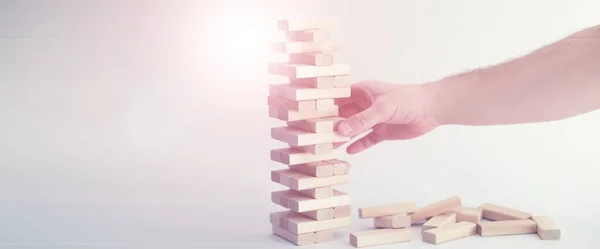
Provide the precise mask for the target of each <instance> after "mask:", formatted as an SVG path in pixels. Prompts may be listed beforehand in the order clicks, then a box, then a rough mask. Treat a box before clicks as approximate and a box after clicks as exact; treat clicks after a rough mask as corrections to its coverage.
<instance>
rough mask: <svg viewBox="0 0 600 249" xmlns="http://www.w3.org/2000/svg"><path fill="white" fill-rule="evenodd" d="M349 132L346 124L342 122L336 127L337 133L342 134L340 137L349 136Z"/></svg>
mask: <svg viewBox="0 0 600 249" xmlns="http://www.w3.org/2000/svg"><path fill="white" fill-rule="evenodd" d="M351 131H352V129H351V128H350V125H349V124H348V123H346V122H342V123H340V124H339V125H338V132H339V133H340V134H342V136H346V135H348V134H350V132H351Z"/></svg>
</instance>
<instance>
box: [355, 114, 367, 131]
mask: <svg viewBox="0 0 600 249" xmlns="http://www.w3.org/2000/svg"><path fill="white" fill-rule="evenodd" d="M354 122H355V123H356V125H357V126H358V127H360V128H362V129H364V128H366V127H367V126H368V123H369V120H367V117H366V116H365V115H364V114H362V113H358V114H356V115H355V116H354Z"/></svg>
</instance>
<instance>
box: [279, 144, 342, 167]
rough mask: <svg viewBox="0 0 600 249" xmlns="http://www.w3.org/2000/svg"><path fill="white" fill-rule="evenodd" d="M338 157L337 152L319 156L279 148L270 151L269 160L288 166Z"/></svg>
mask: <svg viewBox="0 0 600 249" xmlns="http://www.w3.org/2000/svg"><path fill="white" fill-rule="evenodd" d="M339 157H340V153H339V151H337V150H334V151H333V152H331V153H327V154H320V155H315V154H311V153H306V152H304V151H301V150H298V149H293V148H281V149H273V150H271V160H273V161H275V162H280V163H283V164H286V165H288V166H291V165H298V164H303V163H312V162H318V161H325V160H331V159H335V158H339Z"/></svg>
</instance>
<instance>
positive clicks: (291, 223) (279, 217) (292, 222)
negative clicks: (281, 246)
mask: <svg viewBox="0 0 600 249" xmlns="http://www.w3.org/2000/svg"><path fill="white" fill-rule="evenodd" d="M270 220H271V223H272V224H273V223H279V224H281V226H280V227H281V228H283V229H285V230H287V231H289V232H291V233H293V234H303V233H310V232H318V231H326V230H331V229H337V228H342V227H348V226H350V217H343V218H339V219H331V220H313V219H311V218H308V217H306V216H304V215H301V214H299V213H295V212H292V211H280V212H274V213H271V218H270Z"/></svg>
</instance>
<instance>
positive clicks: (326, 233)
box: [315, 230, 334, 243]
mask: <svg viewBox="0 0 600 249" xmlns="http://www.w3.org/2000/svg"><path fill="white" fill-rule="evenodd" d="M315 234H316V235H317V243H322V242H327V241H332V240H333V238H334V236H333V230H323V231H317V232H315Z"/></svg>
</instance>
